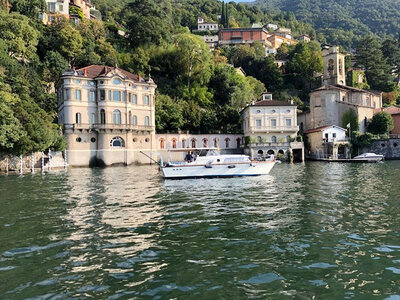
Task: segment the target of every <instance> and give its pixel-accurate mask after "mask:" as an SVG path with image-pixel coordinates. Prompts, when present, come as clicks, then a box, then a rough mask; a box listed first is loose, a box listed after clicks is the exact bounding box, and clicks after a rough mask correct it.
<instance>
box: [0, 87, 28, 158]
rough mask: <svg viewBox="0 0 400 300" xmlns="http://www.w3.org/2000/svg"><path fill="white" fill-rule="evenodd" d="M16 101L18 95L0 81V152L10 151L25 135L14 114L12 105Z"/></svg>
mask: <svg viewBox="0 0 400 300" xmlns="http://www.w3.org/2000/svg"><path fill="white" fill-rule="evenodd" d="M18 101H20V99H19V97H18V96H17V95H15V94H12V93H11V89H10V88H9V87H7V85H4V84H2V83H0V152H12V150H13V149H14V145H15V144H16V143H17V142H18V141H19V140H21V138H23V137H24V136H25V132H24V131H23V129H22V126H21V123H20V122H19V120H18V119H17V118H16V117H15V116H14V111H13V106H14V105H15V104H16V103H17V102H18Z"/></svg>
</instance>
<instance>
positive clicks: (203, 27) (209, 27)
mask: <svg viewBox="0 0 400 300" xmlns="http://www.w3.org/2000/svg"><path fill="white" fill-rule="evenodd" d="M218 29H219V26H218V23H214V22H205V21H204V19H203V18H201V17H199V18H197V30H198V31H218Z"/></svg>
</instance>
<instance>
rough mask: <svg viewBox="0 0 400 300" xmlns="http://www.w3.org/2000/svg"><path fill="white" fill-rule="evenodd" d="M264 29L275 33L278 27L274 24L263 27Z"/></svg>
mask: <svg viewBox="0 0 400 300" xmlns="http://www.w3.org/2000/svg"><path fill="white" fill-rule="evenodd" d="M265 27H267V29H269V30H272V31H275V30H277V29H278V28H279V26H278V25H276V24H271V23H270V24H267V25H265Z"/></svg>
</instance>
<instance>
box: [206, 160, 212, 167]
mask: <svg viewBox="0 0 400 300" xmlns="http://www.w3.org/2000/svg"><path fill="white" fill-rule="evenodd" d="M211 164H212V161H209V162H207V163H206V164H205V166H204V167H206V168H207V169H211V168H212V165H211Z"/></svg>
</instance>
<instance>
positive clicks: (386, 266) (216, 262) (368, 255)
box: [0, 162, 400, 300]
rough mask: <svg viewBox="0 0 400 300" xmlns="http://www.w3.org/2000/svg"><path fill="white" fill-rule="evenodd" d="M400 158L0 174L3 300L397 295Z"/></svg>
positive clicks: (0, 286) (399, 277)
mask: <svg viewBox="0 0 400 300" xmlns="http://www.w3.org/2000/svg"><path fill="white" fill-rule="evenodd" d="M399 184H400V162H385V163H382V164H354V165H353V164H323V163H307V164H305V165H302V164H298V165H293V166H291V165H287V164H282V165H276V166H275V167H274V169H273V171H272V172H271V174H270V175H269V176H264V177H253V178H232V179H211V180H210V179H207V180H181V181H165V182H164V181H162V180H161V179H160V178H159V177H158V176H157V170H156V168H155V167H154V166H152V167H150V166H148V167H126V168H107V169H72V170H69V171H68V172H67V173H64V172H63V171H60V172H55V173H51V174H46V175H44V176H43V175H41V174H35V175H25V176H23V177H18V176H2V177H0V299H26V298H32V299H69V298H73V299H90V298H92V299H93V298H94V299H170V298H176V299H244V298H262V299H390V300H397V299H400V218H399V215H400V185H399Z"/></svg>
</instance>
